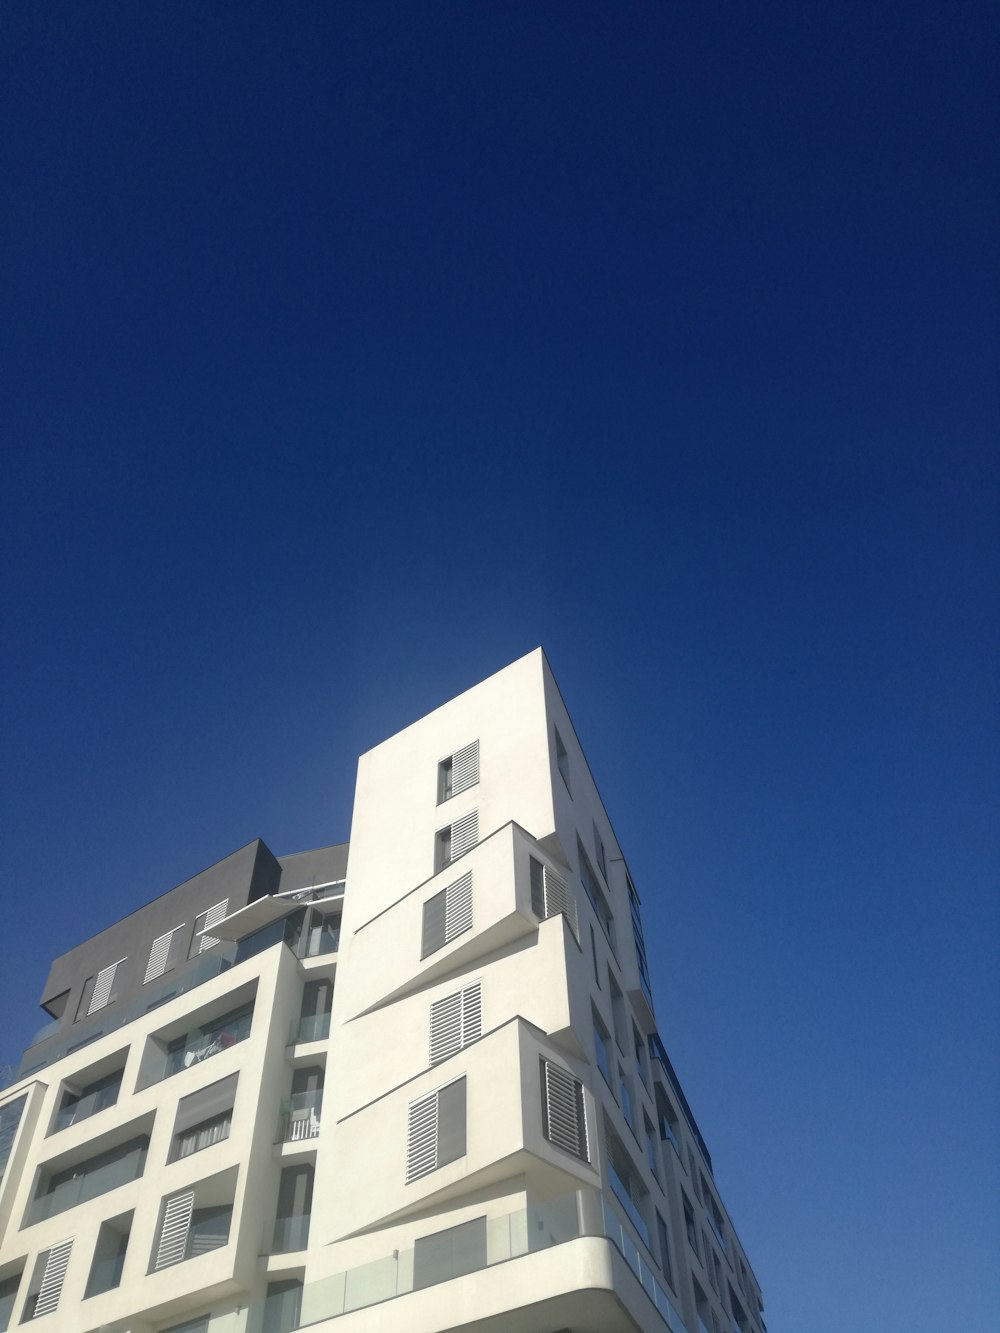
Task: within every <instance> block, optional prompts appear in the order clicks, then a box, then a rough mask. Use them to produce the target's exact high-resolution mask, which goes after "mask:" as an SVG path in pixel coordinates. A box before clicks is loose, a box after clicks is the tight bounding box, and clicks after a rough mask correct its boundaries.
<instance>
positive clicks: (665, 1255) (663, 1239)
mask: <svg viewBox="0 0 1000 1333" xmlns="http://www.w3.org/2000/svg"><path fill="white" fill-rule="evenodd" d="M656 1236H657V1240H658V1241H659V1243H660V1267H661V1268H662V1269H663V1276H664V1277H665V1278H666V1279H667V1281H668V1282H669V1283H670V1285H671V1287H673V1285H674V1270H673V1268H672V1267H671V1264H670V1237H669V1235H668V1234H667V1224H666V1222H664V1220H663V1218H662V1217H661V1216H660V1214H659V1211H657V1214H656Z"/></svg>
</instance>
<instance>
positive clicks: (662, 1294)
mask: <svg viewBox="0 0 1000 1333" xmlns="http://www.w3.org/2000/svg"><path fill="white" fill-rule="evenodd" d="M581 1236H604V1237H606V1238H607V1239H608V1240H610V1241H611V1243H612V1244H613V1245H615V1246H616V1247H617V1248H618V1249H619V1250H620V1251H621V1253H622V1255H623V1256H624V1258H625V1261H626V1263H627V1264H628V1266H629V1268H630V1269H631V1270H632V1272H633V1274H634V1275H635V1277H636V1278H637V1280H638V1281H639V1282H640V1283H641V1285H642V1288H643V1290H644V1291H645V1293H646V1295H647V1297H648V1298H649V1300H650V1301H651V1303H652V1304H653V1307H654V1308H655V1309H656V1310H657V1311H658V1313H659V1315H660V1317H661V1319H662V1320H663V1322H664V1324H666V1326H667V1327H668V1328H669V1329H670V1330H671V1333H687V1331H686V1328H685V1324H684V1321H683V1319H682V1318H681V1315H680V1312H679V1311H678V1309H677V1307H676V1306H675V1305H674V1303H673V1301H672V1300H671V1299H670V1297H669V1296H668V1295H667V1293H666V1291H665V1290H664V1288H663V1286H662V1285H661V1282H660V1280H659V1278H658V1277H657V1276H656V1270H655V1269H654V1268H653V1267H652V1265H651V1264H650V1263H649V1262H648V1260H647V1259H645V1258H644V1257H643V1255H642V1253H641V1252H640V1250H639V1248H638V1246H636V1244H635V1243H634V1241H632V1240H631V1239H630V1238H629V1235H628V1232H627V1231H626V1229H625V1227H624V1226H623V1224H622V1222H621V1220H620V1219H619V1218H618V1216H617V1214H616V1213H615V1211H614V1208H613V1207H612V1206H611V1204H610V1203H609V1202H608V1201H607V1200H606V1199H605V1198H604V1196H603V1195H601V1194H600V1193H598V1191H596V1190H579V1191H577V1193H575V1194H569V1195H563V1196H562V1197H561V1198H557V1199H553V1200H551V1201H549V1202H548V1203H545V1204H532V1205H530V1206H529V1207H527V1208H522V1209H519V1210H518V1211H517V1212H513V1213H506V1214H504V1215H502V1216H500V1217H495V1218H489V1219H488V1220H487V1222H486V1247H485V1254H484V1255H483V1258H482V1262H481V1263H480V1264H478V1265H477V1268H487V1267H492V1266H493V1265H495V1264H500V1263H506V1262H509V1261H512V1260H517V1259H519V1258H521V1257H522V1256H524V1255H527V1254H532V1253H534V1252H536V1251H538V1250H544V1249H549V1248H552V1247H553V1246H557V1245H563V1244H565V1243H566V1242H568V1241H573V1240H577V1239H579V1238H580V1237H581ZM469 1271H476V1269H471V1270H470V1269H469V1268H468V1266H467V1264H466V1265H465V1266H464V1267H463V1269H462V1273H463V1274H464V1273H467V1272H469ZM452 1276H459V1274H450V1273H448V1272H447V1271H445V1272H443V1273H442V1274H441V1275H439V1276H436V1277H435V1279H434V1281H435V1282H442V1281H447V1280H448V1279H449V1277H452ZM511 1281H512V1283H516V1281H517V1279H516V1276H512V1278H511ZM430 1285H433V1283H432V1282H430V1281H428V1280H427V1279H426V1275H422V1274H421V1273H420V1269H419V1261H417V1260H416V1257H415V1251H414V1249H413V1248H410V1249H405V1250H396V1251H393V1252H392V1253H391V1254H387V1255H386V1256H385V1257H384V1258H381V1259H375V1260H373V1261H372V1262H371V1263H367V1264H361V1265H359V1266H358V1267H356V1268H350V1269H346V1270H345V1271H343V1272H340V1273H335V1274H333V1276H331V1277H328V1278H321V1279H320V1280H318V1281H316V1282H310V1283H307V1284H306V1285H305V1286H303V1287H302V1288H301V1290H299V1291H296V1292H295V1300H294V1302H290V1301H289V1300H288V1294H287V1293H280V1294H276V1295H274V1296H271V1297H268V1298H267V1299H266V1300H263V1301H260V1302H258V1303H257V1304H255V1305H252V1306H250V1307H248V1308H247V1309H246V1310H245V1311H243V1312H241V1314H240V1316H239V1318H240V1320H241V1321H243V1322H240V1323H239V1324H238V1325H230V1324H226V1323H220V1324H219V1327H218V1328H216V1325H215V1323H214V1322H211V1323H210V1324H209V1333H274V1331H275V1330H279V1329H280V1330H281V1331H282V1333H286V1331H287V1330H294V1329H301V1328H309V1327H310V1326H312V1325H315V1324H319V1323H322V1322H323V1321H324V1320H327V1319H334V1318H336V1317H337V1316H338V1315H343V1314H349V1313H350V1312H351V1311H353V1310H362V1309H365V1308H366V1307H368V1306H371V1305H376V1304H379V1303H381V1302H382V1301H389V1300H394V1299H395V1298H397V1297H399V1296H405V1295H407V1294H408V1293H409V1292H411V1291H415V1290H418V1289H419V1288H423V1287H426V1286H430ZM290 1310H292V1311H294V1319H293V1320H291V1321H290V1320H289V1318H288V1315H289V1311H290ZM227 1318H229V1316H220V1319H221V1320H225V1319H227ZM397 1322H398V1323H399V1326H400V1327H403V1326H404V1321H403V1319H402V1317H401V1318H400V1320H399V1321H397ZM393 1326H394V1327H395V1326H396V1325H395V1324H394V1325H393Z"/></svg>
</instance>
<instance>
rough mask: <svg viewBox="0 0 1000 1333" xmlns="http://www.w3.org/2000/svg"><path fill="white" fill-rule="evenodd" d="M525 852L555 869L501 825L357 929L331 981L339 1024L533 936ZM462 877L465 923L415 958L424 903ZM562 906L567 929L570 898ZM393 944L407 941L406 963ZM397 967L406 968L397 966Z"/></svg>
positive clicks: (525, 838)
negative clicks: (466, 888)
mask: <svg viewBox="0 0 1000 1333" xmlns="http://www.w3.org/2000/svg"><path fill="white" fill-rule="evenodd" d="M532 853H533V854H534V855H535V856H536V857H538V858H539V859H540V860H542V861H543V862H544V863H546V864H549V865H552V866H553V868H555V863H553V862H551V860H550V858H549V857H548V856H547V854H546V853H544V852H543V851H541V849H540V848H539V846H538V844H537V843H536V842H535V841H534V839H533V838H532V837H531V836H530V835H529V834H528V833H526V832H525V830H524V829H522V828H520V827H519V826H518V825H517V824H513V823H509V824H505V825H503V826H502V827H501V828H499V829H498V830H497V831H496V832H494V833H491V834H489V835H488V836H486V837H483V838H482V839H481V841H480V842H478V843H477V844H476V846H475V847H473V848H472V849H471V850H470V851H468V852H466V853H465V855H464V856H460V857H459V858H458V860H457V861H453V862H452V863H451V865H449V866H447V867H446V868H445V869H444V870H442V871H441V872H440V873H439V874H437V875H434V876H433V877H432V878H431V879H428V880H426V881H424V883H422V884H419V885H417V886H416V887H415V888H413V889H411V890H409V891H408V892H404V893H403V894H402V895H401V896H400V897H399V898H398V899H397V900H396V902H394V903H393V904H392V906H390V907H387V908H386V909H385V911H383V912H380V913H379V914H378V915H377V916H375V917H372V918H371V919H370V920H368V921H366V922H364V923H363V924H362V925H360V926H359V927H358V928H357V930H356V931H355V934H354V936H353V939H352V958H351V967H350V970H349V972H345V974H344V976H343V978H342V979H341V980H339V981H338V986H339V987H340V990H339V991H338V1006H339V1012H340V1013H341V1014H342V1015H343V1016H344V1017H345V1018H351V1017H354V1016H355V1015H357V1014H361V1013H365V1012H366V1011H367V1010H369V1009H371V1008H372V1007H373V1006H375V1005H377V1004H382V1003H385V1002H387V1001H389V1000H394V999H398V998H400V997H402V996H403V995H406V994H407V993H409V992H411V991H414V990H419V989H421V988H423V987H425V986H426V985H427V984H428V983H429V982H431V981H433V980H434V979H435V978H436V977H438V976H443V975H445V974H446V973H449V972H452V971H454V970H456V969H457V968H460V967H466V966H470V965H472V964H474V962H475V960H476V959H477V958H480V957H483V956H485V955H487V954H489V953H492V952H493V951H494V950H497V949H500V948H503V947H504V946H506V945H509V944H512V943H514V942H515V941H517V940H518V939H522V938H524V937H526V936H528V935H530V934H532V933H533V932H535V931H536V930H537V929H538V917H537V916H536V915H535V913H534V911H533V910H532V897H531V879H530V864H529V855H530V854H532ZM470 873H471V875H472V919H471V924H470V925H469V927H468V928H467V929H463V930H462V931H461V933H457V934H456V935H455V936H454V938H452V939H450V940H448V941H447V942H446V943H445V944H444V945H443V946H442V947H440V948H437V949H435V950H434V951H433V952H429V953H426V954H425V956H424V957H421V952H422V942H423V938H424V932H423V916H424V904H425V903H426V902H427V901H428V899H431V898H435V897H436V895H438V894H440V893H441V892H442V891H443V890H446V889H448V888H449V887H450V886H452V885H454V884H455V883H457V882H458V881H459V880H461V879H462V878H463V877H464V876H466V875H468V874H470ZM563 873H564V874H566V875H568V872H566V871H563ZM570 903H571V906H572V908H573V915H574V922H573V925H574V928H575V898H574V897H573V895H572V893H571V894H570ZM401 941H404V942H405V941H409V942H410V949H411V954H410V956H409V957H407V958H405V959H403V960H401V959H400V942H401ZM404 947H405V944H404ZM401 962H405V964H406V965H405V966H401ZM401 978H402V980H401Z"/></svg>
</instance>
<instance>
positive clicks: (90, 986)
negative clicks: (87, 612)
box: [76, 958, 125, 1022]
mask: <svg viewBox="0 0 1000 1333" xmlns="http://www.w3.org/2000/svg"><path fill="white" fill-rule="evenodd" d="M124 962H125V959H124V958H119V959H118V961H117V962H116V963H110V964H109V965H108V966H107V967H104V968H102V969H101V970H100V972H98V973H97V975H96V976H94V977H88V978H87V980H86V981H85V982H84V983H83V990H82V991H81V993H80V1002H79V1004H78V1005H77V1007H76V1021H77V1022H79V1021H80V1019H81V1018H89V1017H90V1015H91V1014H96V1013H98V1012H99V1011H100V1010H101V1009H106V1008H107V1007H108V1005H109V1004H113V1003H114V1001H115V1000H117V999H118V991H117V989H116V987H115V980H116V978H117V975H118V969H119V967H121V965H122V963H124Z"/></svg>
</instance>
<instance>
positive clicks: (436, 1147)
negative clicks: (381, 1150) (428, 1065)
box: [406, 1078, 465, 1184]
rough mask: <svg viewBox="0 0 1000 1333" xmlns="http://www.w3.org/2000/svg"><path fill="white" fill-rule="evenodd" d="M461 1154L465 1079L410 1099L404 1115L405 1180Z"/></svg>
mask: <svg viewBox="0 0 1000 1333" xmlns="http://www.w3.org/2000/svg"><path fill="white" fill-rule="evenodd" d="M464 1156H465V1079H464V1078H459V1079H456V1080H455V1082H454V1083H448V1084H446V1085H445V1086H444V1087H443V1088H437V1089H435V1091H434V1092H430V1093H428V1094H427V1095H426V1096H425V1097H419V1098H418V1099H417V1100H416V1101H415V1102H411V1103H410V1106H409V1108H408V1111H407V1118H406V1183H407V1184H409V1183H410V1181H412V1180H418V1179H419V1178H420V1177H421V1176H426V1175H427V1174H428V1173H429V1172H431V1171H436V1170H437V1169H438V1168H439V1167H442V1166H446V1165H447V1164H448V1163H449V1162H455V1161H457V1160H458V1159H459V1158H460V1157H464Z"/></svg>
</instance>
